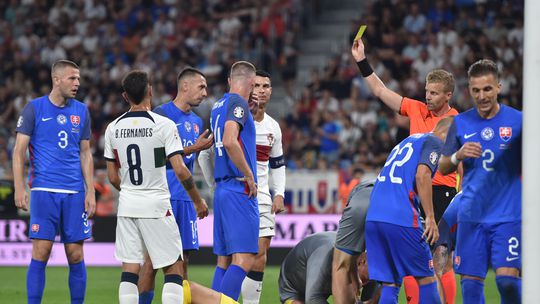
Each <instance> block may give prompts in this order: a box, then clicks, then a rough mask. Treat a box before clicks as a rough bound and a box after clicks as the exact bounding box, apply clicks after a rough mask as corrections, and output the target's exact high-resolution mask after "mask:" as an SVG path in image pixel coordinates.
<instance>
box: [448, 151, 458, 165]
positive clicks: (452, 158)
mask: <svg viewBox="0 0 540 304" xmlns="http://www.w3.org/2000/svg"><path fill="white" fill-rule="evenodd" d="M450 161H451V162H452V164H454V165H456V166H457V165H459V160H458V159H457V152H456V153H454V154H452V157H450Z"/></svg>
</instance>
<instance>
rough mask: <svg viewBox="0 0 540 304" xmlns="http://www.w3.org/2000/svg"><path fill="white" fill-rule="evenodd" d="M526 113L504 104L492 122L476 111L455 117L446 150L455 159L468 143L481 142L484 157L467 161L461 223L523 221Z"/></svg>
mask: <svg viewBox="0 0 540 304" xmlns="http://www.w3.org/2000/svg"><path fill="white" fill-rule="evenodd" d="M522 120H523V117H522V113H521V112H520V111H518V110H516V109H513V108H511V107H508V106H506V105H503V104H501V105H500V110H499V112H498V113H497V114H496V115H495V116H494V117H493V118H490V119H484V118H482V117H481V116H480V115H479V114H478V111H477V110H476V109H474V108H473V109H471V110H469V111H466V112H463V113H462V114H460V115H458V116H456V117H455V119H454V122H453V124H452V126H451V127H450V129H449V131H448V136H447V139H446V142H445V145H444V148H443V155H446V156H451V155H452V154H453V153H454V152H456V151H457V150H459V148H461V146H463V145H464V144H465V143H466V142H479V143H480V144H481V145H482V156H481V157H479V158H467V159H465V160H463V162H462V163H463V169H464V178H463V190H462V192H463V195H462V198H461V205H460V208H459V213H458V221H459V222H473V223H500V222H511V221H518V220H521V186H522V185H521V127H522Z"/></svg>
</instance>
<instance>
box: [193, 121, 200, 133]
mask: <svg viewBox="0 0 540 304" xmlns="http://www.w3.org/2000/svg"><path fill="white" fill-rule="evenodd" d="M193 132H195V135H197V136H199V125H198V124H196V123H194V124H193Z"/></svg>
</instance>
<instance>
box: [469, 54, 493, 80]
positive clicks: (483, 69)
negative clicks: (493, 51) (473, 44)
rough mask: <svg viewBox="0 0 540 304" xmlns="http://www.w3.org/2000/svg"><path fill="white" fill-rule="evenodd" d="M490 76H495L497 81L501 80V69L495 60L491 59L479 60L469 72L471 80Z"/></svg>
mask: <svg viewBox="0 0 540 304" xmlns="http://www.w3.org/2000/svg"><path fill="white" fill-rule="evenodd" d="M489 74H491V75H493V77H495V79H497V80H498V79H499V67H498V66H497V64H496V63H495V62H494V61H493V60H490V59H480V60H478V61H477V62H475V63H473V64H472V65H471V66H470V67H469V70H468V71H467V75H468V76H469V78H472V77H482V76H486V75H489Z"/></svg>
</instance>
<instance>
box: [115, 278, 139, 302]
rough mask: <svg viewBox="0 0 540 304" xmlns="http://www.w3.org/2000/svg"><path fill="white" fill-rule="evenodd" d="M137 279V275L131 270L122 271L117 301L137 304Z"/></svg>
mask: <svg viewBox="0 0 540 304" xmlns="http://www.w3.org/2000/svg"><path fill="white" fill-rule="evenodd" d="M138 281H139V275H137V274H135V273H132V272H122V277H121V279H120V287H118V301H119V303H120V304H137V303H138V302H139V290H138V289H137V282H138Z"/></svg>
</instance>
